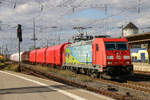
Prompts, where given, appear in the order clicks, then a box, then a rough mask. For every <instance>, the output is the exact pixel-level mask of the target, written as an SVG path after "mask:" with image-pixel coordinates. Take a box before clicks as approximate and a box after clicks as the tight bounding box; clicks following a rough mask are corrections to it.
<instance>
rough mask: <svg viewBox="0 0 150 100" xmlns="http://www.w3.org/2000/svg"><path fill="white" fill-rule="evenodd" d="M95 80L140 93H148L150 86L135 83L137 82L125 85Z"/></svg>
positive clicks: (129, 82)
mask: <svg viewBox="0 0 150 100" xmlns="http://www.w3.org/2000/svg"><path fill="white" fill-rule="evenodd" d="M97 80H98V81H100V82H104V83H107V84H108V83H109V84H113V85H116V86H121V87H125V88H130V89H134V90H137V91H141V92H146V93H150V85H147V84H144V83H137V82H132V81H128V82H127V83H120V82H115V81H110V80H103V79H97Z"/></svg>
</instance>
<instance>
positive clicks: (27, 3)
mask: <svg viewBox="0 0 150 100" xmlns="http://www.w3.org/2000/svg"><path fill="white" fill-rule="evenodd" d="M11 1H12V2H11ZM15 3H16V7H15V8H14V4H15ZM2 4H3V5H2ZM2 4H1V5H0V6H1V7H0V20H1V21H2V24H1V27H2V31H1V32H0V34H1V36H0V39H1V40H3V41H4V42H5V43H8V45H9V46H10V48H14V47H16V46H17V38H16V28H17V27H16V26H17V24H22V25H23V44H25V45H26V46H24V45H22V47H23V48H24V49H25V50H27V49H28V48H29V47H31V46H32V43H33V42H32V41H31V38H32V36H33V17H34V18H35V23H36V35H37V37H38V38H39V39H43V40H39V42H38V46H40V45H41V46H42V43H40V41H43V42H44V41H45V43H46V40H45V38H47V37H49V38H57V37H56V36H55V35H52V34H59V33H62V34H63V35H62V38H64V39H66V40H67V39H70V38H71V35H72V34H75V32H77V31H75V30H72V28H73V27H74V26H83V27H90V26H91V27H92V28H91V29H88V30H87V31H88V32H89V33H91V34H93V33H94V34H99V33H103V34H110V35H112V36H119V35H120V33H121V31H120V29H117V27H120V26H121V25H124V26H125V25H126V24H127V23H128V22H130V21H132V22H133V23H135V24H136V25H137V26H139V27H145V26H148V25H150V24H149V23H150V20H149V17H150V15H149V11H150V7H149V5H150V2H149V0H141V2H140V10H141V11H140V13H139V14H138V12H137V8H138V5H139V4H138V0H6V1H5V2H3V3H2ZM105 6H107V15H106V17H104V18H100V19H90V18H80V17H78V18H65V17H64V16H66V15H71V14H73V13H76V12H79V11H81V10H86V9H87V8H95V9H97V10H99V11H101V12H105V10H106V9H105ZM73 7H75V9H74V12H73ZM53 26H57V28H50V27H53ZM8 29H9V30H8ZM72 31H73V32H72ZM85 31H86V30H85ZM11 38H13V39H16V42H9V41H10V40H11ZM15 49H16V48H14V50H12V49H10V50H12V51H15ZM16 50H17V49H16Z"/></svg>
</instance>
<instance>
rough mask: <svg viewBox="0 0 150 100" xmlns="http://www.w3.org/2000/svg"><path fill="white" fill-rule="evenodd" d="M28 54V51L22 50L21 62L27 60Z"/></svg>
mask: <svg viewBox="0 0 150 100" xmlns="http://www.w3.org/2000/svg"><path fill="white" fill-rule="evenodd" d="M29 55H30V51H25V52H23V54H22V55H21V60H22V62H29Z"/></svg>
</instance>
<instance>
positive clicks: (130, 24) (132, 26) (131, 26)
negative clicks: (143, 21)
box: [123, 22, 138, 29]
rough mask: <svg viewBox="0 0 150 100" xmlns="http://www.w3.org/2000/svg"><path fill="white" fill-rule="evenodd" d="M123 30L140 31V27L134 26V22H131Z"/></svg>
mask: <svg viewBox="0 0 150 100" xmlns="http://www.w3.org/2000/svg"><path fill="white" fill-rule="evenodd" d="M123 29H138V27H137V26H136V25H134V24H133V23H132V22H130V23H129V24H127V26H125V27H124V28H123Z"/></svg>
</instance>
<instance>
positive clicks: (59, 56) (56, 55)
mask: <svg viewBox="0 0 150 100" xmlns="http://www.w3.org/2000/svg"><path fill="white" fill-rule="evenodd" d="M67 44H70V43H65V44H61V45H57V46H52V47H48V49H47V51H46V63H47V64H52V65H60V66H62V61H63V52H62V51H63V50H64V46H65V45H67Z"/></svg>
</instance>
